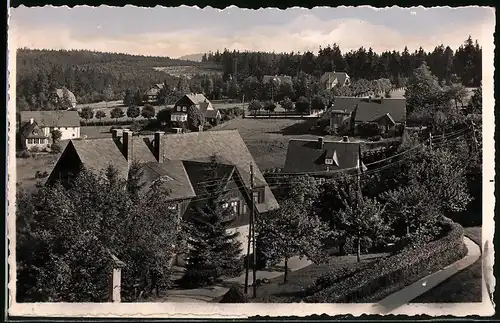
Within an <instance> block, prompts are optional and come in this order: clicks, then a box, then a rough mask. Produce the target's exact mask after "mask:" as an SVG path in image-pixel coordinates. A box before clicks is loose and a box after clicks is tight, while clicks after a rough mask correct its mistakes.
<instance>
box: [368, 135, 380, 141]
mask: <svg viewBox="0 0 500 323" xmlns="http://www.w3.org/2000/svg"><path fill="white" fill-rule="evenodd" d="M381 139H382V136H381V135H376V136H372V137H370V138H368V140H370V141H380V140H381Z"/></svg>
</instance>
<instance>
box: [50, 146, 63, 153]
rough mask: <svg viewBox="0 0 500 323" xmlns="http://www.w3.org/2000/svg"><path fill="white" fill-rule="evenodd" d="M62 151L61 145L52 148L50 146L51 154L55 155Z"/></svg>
mask: <svg viewBox="0 0 500 323" xmlns="http://www.w3.org/2000/svg"><path fill="white" fill-rule="evenodd" d="M61 150H62V148H61V145H59V144H52V146H50V152H51V153H53V154H58V153H60V152H61Z"/></svg>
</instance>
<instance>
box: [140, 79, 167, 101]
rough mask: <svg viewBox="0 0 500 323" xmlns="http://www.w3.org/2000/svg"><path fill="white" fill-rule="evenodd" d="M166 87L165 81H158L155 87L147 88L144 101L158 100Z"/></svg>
mask: <svg viewBox="0 0 500 323" xmlns="http://www.w3.org/2000/svg"><path fill="white" fill-rule="evenodd" d="M164 87H165V84H163V83H158V84H155V85H154V86H153V87H151V88H150V89H149V90H147V92H146V93H144V101H145V102H149V103H153V102H157V101H158V96H159V95H160V93H161V90H162V89H163V88H164Z"/></svg>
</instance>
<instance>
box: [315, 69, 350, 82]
mask: <svg viewBox="0 0 500 323" xmlns="http://www.w3.org/2000/svg"><path fill="white" fill-rule="evenodd" d="M348 78H349V75H347V73H346V72H325V73H324V74H323V75H321V78H320V82H321V83H326V82H327V81H328V80H331V81H334V80H335V79H337V81H338V83H339V84H342V85H343V84H344V83H345V81H346V80H347V79H348Z"/></svg>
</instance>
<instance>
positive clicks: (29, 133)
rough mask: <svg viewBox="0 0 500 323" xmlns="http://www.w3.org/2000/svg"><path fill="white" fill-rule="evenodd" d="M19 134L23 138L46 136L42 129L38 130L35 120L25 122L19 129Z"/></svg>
mask: <svg viewBox="0 0 500 323" xmlns="http://www.w3.org/2000/svg"><path fill="white" fill-rule="evenodd" d="M21 134H22V135H23V137H24V138H29V139H32V138H42V139H43V138H47V136H45V134H44V133H43V131H41V130H40V128H39V127H38V125H37V123H36V121H35V122H33V123H29V122H28V123H25V124H24V126H23V127H22V129H21Z"/></svg>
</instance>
